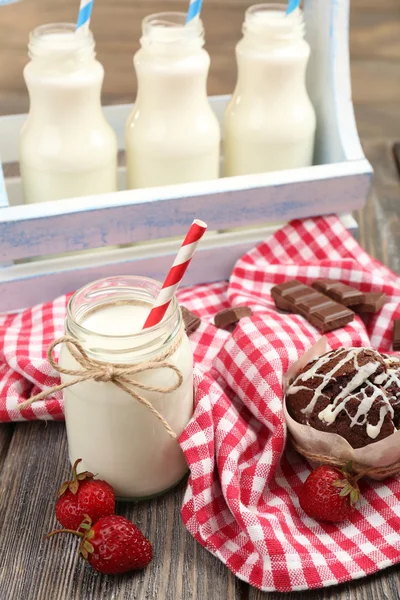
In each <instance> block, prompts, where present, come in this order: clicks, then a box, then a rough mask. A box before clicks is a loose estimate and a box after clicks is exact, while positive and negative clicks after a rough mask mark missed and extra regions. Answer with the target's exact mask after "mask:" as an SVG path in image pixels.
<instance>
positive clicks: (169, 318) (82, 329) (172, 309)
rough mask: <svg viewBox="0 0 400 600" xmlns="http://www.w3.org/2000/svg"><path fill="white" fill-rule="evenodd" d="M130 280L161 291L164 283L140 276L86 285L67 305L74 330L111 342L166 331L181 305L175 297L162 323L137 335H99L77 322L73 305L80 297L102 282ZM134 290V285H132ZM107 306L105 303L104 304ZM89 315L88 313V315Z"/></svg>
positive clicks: (111, 278) (127, 276) (122, 277)
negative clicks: (155, 287) (150, 285)
mask: <svg viewBox="0 0 400 600" xmlns="http://www.w3.org/2000/svg"><path fill="white" fill-rule="evenodd" d="M121 279H124V280H128V281H130V282H131V283H132V284H133V283H134V282H136V283H138V284H140V283H150V284H156V286H157V288H159V289H161V287H162V283H161V282H160V281H158V280H156V279H152V278H151V277H143V276H139V275H124V276H118V275H115V276H111V277H105V278H101V279H96V280H95V281H92V282H90V283H88V284H86V285H84V286H83V287H81V288H80V289H79V290H77V291H76V292H75V293H74V294H73V295H72V296H71V298H70V299H69V302H68V305H67V315H66V316H67V319H69V320H71V321H72V322H73V323H74V328H75V327H77V329H78V331H79V332H81V333H82V334H83V335H88V336H96V338H99V339H100V340H101V339H104V340H107V339H108V340H110V339H115V340H129V339H135V340H140V339H141V338H144V337H146V336H148V335H149V334H154V333H157V332H158V331H162V330H163V329H165V328H166V327H168V325H170V324H171V323H172V321H173V319H174V317H175V315H176V311H177V309H178V308H179V304H178V300H177V298H176V296H175V295H174V296H173V298H172V300H171V303H170V305H169V307H168V309H167V312H166V314H165V316H164V318H163V319H162V320H161V321H160V323H158V324H157V325H153V326H152V327H148V328H146V329H142V330H141V331H138V332H136V333H129V334H124V335H114V334H113V335H110V334H102V333H98V332H97V331H93V330H91V329H88V328H86V327H84V326H83V325H82V324H81V323H80V322H79V321H77V319H76V318H75V316H74V314H73V304H74V302H75V301H76V300H77V299H78V298H79V296H80V295H82V294H83V295H84V294H85V293H86V291H87V290H89V289H90V288H92V287H94V286H96V284H99V283H101V282H105V281H108V282H115V283H116V282H117V281H118V280H121ZM132 288H133V285H132ZM101 289H102V288H99V290H101ZM112 289H113V286H112V285H110V286H107V287H104V288H103V290H108V291H110V290H112ZM114 289H117V288H116V286H114ZM153 297H154V300H155V299H156V296H153ZM102 304H105V303H102ZM98 310H101V304H99V308H98ZM86 314H87V313H86Z"/></svg>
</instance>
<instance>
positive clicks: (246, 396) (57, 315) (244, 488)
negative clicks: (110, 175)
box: [0, 216, 400, 591]
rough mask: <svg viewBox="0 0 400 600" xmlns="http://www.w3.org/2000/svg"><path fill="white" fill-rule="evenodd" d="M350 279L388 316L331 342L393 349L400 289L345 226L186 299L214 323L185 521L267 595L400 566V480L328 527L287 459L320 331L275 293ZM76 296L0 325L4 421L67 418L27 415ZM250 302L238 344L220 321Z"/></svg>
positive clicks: (313, 235) (321, 227)
mask: <svg viewBox="0 0 400 600" xmlns="http://www.w3.org/2000/svg"><path fill="white" fill-rule="evenodd" d="M319 277H329V278H333V279H339V280H341V281H343V282H344V283H349V284H352V285H354V286H355V287H358V288H359V289H361V290H362V291H377V292H382V291H383V292H385V293H386V294H387V296H388V302H387V303H386V305H385V306H384V307H383V309H382V310H381V311H380V312H379V313H378V314H377V315H374V316H371V317H369V318H368V320H366V321H365V322H363V321H362V320H361V318H359V317H356V318H355V320H354V321H353V322H352V323H350V324H349V325H347V326H346V327H345V328H342V329H340V330H337V331H333V332H331V333H328V334H327V339H328V344H329V346H330V347H331V348H336V347H338V346H340V345H344V346H360V345H371V346H373V347H375V348H377V349H379V350H381V351H390V349H391V334H392V321H393V319H394V318H400V279H399V278H398V277H397V276H396V275H395V274H394V273H392V272H391V271H390V270H389V269H387V268H386V267H384V266H383V265H381V264H380V263H378V262H377V261H376V260H374V259H372V258H371V257H370V256H368V255H367V254H366V253H365V252H364V251H363V250H362V249H361V248H360V247H359V245H358V244H357V242H356V241H355V240H354V238H353V237H352V236H351V235H350V234H349V233H348V232H347V231H346V230H345V229H344V228H343V226H342V225H341V223H340V221H339V220H338V219H337V218H336V217H334V216H332V217H328V218H317V219H309V220H306V221H293V222H292V223H290V224H289V225H287V226H285V227H284V228H283V229H281V230H280V231H278V232H277V233H276V234H275V235H274V236H272V237H271V238H270V239H268V240H267V241H266V242H264V243H263V244H261V245H260V246H258V247H257V248H255V249H254V250H252V251H251V252H249V253H248V254H246V255H245V256H244V257H243V258H242V259H241V260H239V261H238V263H237V264H236V266H235V268H234V271H233V273H232V276H231V278H230V281H229V283H226V282H222V283H217V284H209V285H201V286H196V287H193V288H186V289H183V290H182V291H181V292H180V293H179V300H180V302H181V303H182V304H184V305H185V306H187V307H188V308H189V309H191V310H193V311H195V312H196V313H197V314H198V315H199V316H200V317H201V319H202V322H201V325H200V327H199V329H198V330H197V331H196V332H194V333H193V334H192V335H191V340H192V342H193V349H194V355H195V362H196V367H195V379H196V387H197V394H196V408H195V414H194V416H193V418H192V420H191V421H190V423H189V425H188V426H187V428H186V429H185V431H184V432H183V434H182V436H181V438H180V443H181V445H182V448H183V450H184V452H185V455H186V459H187V462H188V464H189V466H190V477H189V482H188V487H187V490H186V494H185V498H184V502H183V507H182V517H183V521H184V523H185V525H186V527H187V528H188V530H189V531H190V532H191V534H192V535H193V536H194V537H195V538H196V540H198V542H200V543H201V544H202V545H203V546H205V547H206V548H207V549H208V550H209V551H210V552H212V553H213V554H214V555H215V556H217V557H218V558H219V559H220V560H221V561H222V562H223V563H225V564H226V565H227V566H228V567H229V568H230V569H231V570H232V571H233V572H234V573H235V574H236V575H237V576H238V577H240V578H241V579H243V580H244V581H247V582H248V583H250V584H251V585H253V586H256V587H258V588H260V589H263V590H266V591H272V590H278V591H293V590H302V589H307V588H317V587H325V586H329V585H333V584H337V583H340V582H344V581H348V580H351V579H356V578H359V577H363V576H365V575H368V574H370V573H373V572H375V571H377V570H378V569H383V568H385V567H388V566H390V565H393V564H395V563H397V562H399V561H400V535H399V533H398V532H399V531H400V502H399V500H400V484H399V480H398V478H397V477H396V478H390V479H387V480H386V481H384V482H373V481H370V480H366V481H365V482H363V483H362V500H361V503H360V506H359V508H358V510H357V511H356V513H355V515H354V517H353V518H352V520H351V521H350V522H343V523H341V524H338V525H333V524H323V523H317V522H316V521H314V520H312V519H309V518H308V517H307V516H306V515H305V514H304V512H303V511H302V510H301V508H300V507H299V502H298V491H299V487H300V486H301V483H302V482H303V481H304V480H305V479H306V477H307V476H308V474H309V472H310V467H309V465H308V464H307V462H306V461H305V460H304V459H303V458H302V457H301V456H299V455H298V454H296V453H295V452H293V451H292V450H290V449H286V450H285V442H286V427H285V423H284V418H283V413H282V376H283V374H284V372H285V371H286V370H287V368H288V366H289V365H290V364H291V363H292V362H293V361H295V360H296V359H297V358H298V357H299V356H300V355H301V354H303V353H304V351H305V350H306V349H307V348H309V347H310V345H312V344H313V343H314V342H315V341H316V340H317V339H318V338H319V337H320V334H319V333H318V332H317V331H316V330H315V329H314V328H313V327H312V326H311V325H309V324H308V323H307V322H306V321H305V320H304V319H303V318H302V317H300V316H297V315H283V314H280V313H278V312H277V311H276V310H275V306H274V303H273V301H272V298H271V296H270V289H271V287H272V285H275V284H277V283H282V282H283V281H286V280H287V279H291V278H297V279H300V280H301V281H303V282H304V283H311V282H312V280H314V279H316V278H319ZM66 302H67V298H65V297H63V298H60V299H58V300H56V301H54V302H53V303H50V304H46V305H42V306H39V307H35V308H33V309H31V310H28V311H26V312H24V313H22V314H19V315H10V316H6V317H2V318H1V320H0V376H1V378H2V379H1V381H0V420H2V421H10V420H24V419H62V417H63V412H62V409H63V406H62V399H61V397H60V396H58V397H55V398H51V399H49V400H46V401H43V402H39V403H37V404H34V405H33V406H32V407H31V408H29V409H26V410H24V411H23V412H22V414H21V413H20V412H19V411H18V410H17V409H16V404H17V402H22V401H23V400H25V399H26V398H28V397H29V396H30V395H31V394H32V393H36V392H38V391H41V390H42V389H45V388H46V387H49V386H52V385H53V384H55V383H56V382H57V381H58V380H57V375H56V374H55V373H52V372H51V371H50V368H49V366H48V365H47V362H46V359H45V357H46V348H47V346H48V345H49V344H50V342H51V341H53V339H54V338H55V337H57V336H59V335H61V334H62V333H63V319H64V315H65V307H66ZM243 304H246V305H248V306H250V307H251V308H252V309H253V316H252V317H250V318H245V319H242V321H241V322H240V324H239V325H238V326H237V327H236V328H235V330H234V332H233V334H230V333H228V332H226V331H223V330H218V329H216V328H215V327H214V325H213V324H212V322H213V316H214V315H215V314H216V312H218V311H219V310H221V309H222V308H226V307H228V306H231V305H233V306H235V305H243Z"/></svg>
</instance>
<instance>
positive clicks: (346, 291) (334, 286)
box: [312, 279, 364, 306]
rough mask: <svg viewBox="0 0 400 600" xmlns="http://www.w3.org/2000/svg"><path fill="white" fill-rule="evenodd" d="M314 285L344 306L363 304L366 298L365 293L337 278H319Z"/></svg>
mask: <svg viewBox="0 0 400 600" xmlns="http://www.w3.org/2000/svg"><path fill="white" fill-rule="evenodd" d="M312 287H313V288H315V289H316V290H318V291H320V292H322V293H323V294H326V295H327V296H329V297H330V298H332V300H335V301H336V302H339V304H343V305H344V306H354V305H356V304H361V303H362V302H363V299H364V295H363V293H362V292H360V290H357V289H356V288H353V287H351V286H350V285H346V284H345V283H341V282H340V281H336V280H335V279H317V281H314V283H313V284H312Z"/></svg>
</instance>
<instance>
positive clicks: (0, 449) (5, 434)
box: [0, 423, 14, 514]
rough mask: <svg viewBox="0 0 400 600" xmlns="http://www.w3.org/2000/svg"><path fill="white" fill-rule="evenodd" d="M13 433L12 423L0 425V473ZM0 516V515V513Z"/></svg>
mask: <svg viewBox="0 0 400 600" xmlns="http://www.w3.org/2000/svg"><path fill="white" fill-rule="evenodd" d="M13 433H14V425H13V423H1V424H0V472H1V470H2V468H3V464H4V461H5V460H6V457H7V452H8V448H9V446H10V443H11V439H12V436H13ZM0 514H1V513H0Z"/></svg>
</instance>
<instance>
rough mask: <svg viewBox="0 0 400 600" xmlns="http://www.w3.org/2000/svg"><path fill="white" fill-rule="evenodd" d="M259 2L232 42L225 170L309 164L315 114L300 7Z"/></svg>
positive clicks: (228, 172)
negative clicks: (233, 79)
mask: <svg viewBox="0 0 400 600" xmlns="http://www.w3.org/2000/svg"><path fill="white" fill-rule="evenodd" d="M285 11H286V5H283V4H258V5H255V6H252V7H250V8H249V9H248V10H247V12H246V16H245V22H244V25H243V38H242V39H241V40H240V42H239V43H238V44H237V46H236V57H237V64H238V79H237V84H236V89H235V91H234V94H233V96H232V99H231V101H230V103H229V105H228V107H227V110H226V113H225V119H224V157H225V163H224V174H225V175H226V176H231V175H246V174H249V173H261V172H264V171H275V170H280V169H291V168H297V167H306V166H309V165H311V164H312V159H313V149H314V136H315V127H316V118H315V112H314V109H313V106H312V104H311V101H310V99H309V97H308V94H307V90H306V85H305V74H306V67H307V63H308V59H309V55H310V48H309V45H308V43H307V42H306V41H305V40H304V21H303V15H302V12H301V10H300V9H296V10H295V11H293V12H292V13H290V14H289V15H286V14H285Z"/></svg>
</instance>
